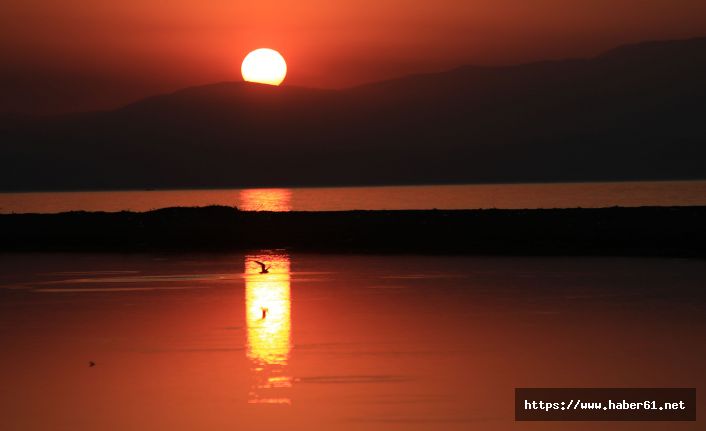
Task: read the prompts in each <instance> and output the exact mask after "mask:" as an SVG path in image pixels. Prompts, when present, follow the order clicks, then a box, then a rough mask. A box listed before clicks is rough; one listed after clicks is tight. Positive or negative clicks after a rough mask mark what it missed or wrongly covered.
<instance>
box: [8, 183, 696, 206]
mask: <svg viewBox="0 0 706 431" xmlns="http://www.w3.org/2000/svg"><path fill="white" fill-rule="evenodd" d="M205 205H226V206H237V207H238V208H240V209H243V210H247V211H341V210H355V209H359V210H380V209H388V210H402V209H433V208H437V209H477V208H506V209H518V208H576V207H584V208H598V207H611V206H626V207H631V206H645V205H647V206H688V205H706V181H658V182H612V183H610V182H605V183H546V184H479V185H437V186H388V187H334V188H282V189H221V190H156V191H103V192H33V193H0V213H12V212H14V213H56V212H63V211H73V210H84V211H122V210H132V211H148V210H152V209H158V208H165V207H173V206H205Z"/></svg>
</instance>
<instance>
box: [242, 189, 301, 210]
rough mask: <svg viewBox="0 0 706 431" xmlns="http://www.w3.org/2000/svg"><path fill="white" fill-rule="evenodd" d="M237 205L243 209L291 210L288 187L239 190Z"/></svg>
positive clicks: (290, 193)
mask: <svg viewBox="0 0 706 431" xmlns="http://www.w3.org/2000/svg"><path fill="white" fill-rule="evenodd" d="M238 207H239V208H240V209H241V210H243V211H291V210H292V191H291V190H289V189H245V190H241V191H240V203H239V205H238Z"/></svg>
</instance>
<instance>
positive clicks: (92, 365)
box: [88, 361, 96, 367]
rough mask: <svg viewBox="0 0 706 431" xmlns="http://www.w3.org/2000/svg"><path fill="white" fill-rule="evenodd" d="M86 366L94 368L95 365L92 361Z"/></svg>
mask: <svg viewBox="0 0 706 431" xmlns="http://www.w3.org/2000/svg"><path fill="white" fill-rule="evenodd" d="M88 366H89V367H95V366H96V363H95V362H93V361H88Z"/></svg>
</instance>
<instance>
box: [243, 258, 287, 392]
mask: <svg viewBox="0 0 706 431" xmlns="http://www.w3.org/2000/svg"><path fill="white" fill-rule="evenodd" d="M256 260H257V261H261V262H263V263H266V264H267V265H268V266H269V269H268V272H267V273H265V274H263V273H261V268H260V265H259V264H258V263H256V262H255V261H256ZM289 272H290V267H289V256H287V255H286V254H283V253H261V254H256V255H255V254H253V255H248V256H246V257H245V319H246V324H247V356H248V359H250V361H251V363H252V375H253V377H254V383H253V385H252V387H251V391H250V397H249V402H250V403H268V404H291V399H290V398H289V397H288V396H287V389H288V388H290V387H291V385H292V382H291V380H292V379H291V377H290V376H288V375H287V363H288V360H289V354H290V351H291V348H292V340H291V325H292V323H291V296H290V295H291V293H290V281H289Z"/></svg>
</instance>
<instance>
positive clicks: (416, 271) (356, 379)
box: [0, 250, 706, 431]
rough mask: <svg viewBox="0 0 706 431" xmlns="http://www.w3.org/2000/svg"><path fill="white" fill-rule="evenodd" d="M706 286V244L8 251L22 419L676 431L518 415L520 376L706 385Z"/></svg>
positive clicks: (0, 376) (11, 397)
mask: <svg viewBox="0 0 706 431" xmlns="http://www.w3.org/2000/svg"><path fill="white" fill-rule="evenodd" d="M254 259H257V260H264V261H266V262H267V263H268V264H270V265H271V268H270V272H269V273H268V274H259V266H258V265H257V264H255V263H253V262H252V261H253V260H254ZM704 286H706V262H705V261H702V260H679V259H627V258H480V257H422V256H416V257H414V256H384V257H380V256H352V255H346V256H339V255H314V254H289V253H287V252H284V251H267V250H262V251H257V252H253V253H248V254H232V255H110V254H102V255H80V254H70V255H62V254H4V255H0V345H2V346H3V355H2V356H0V361H1V364H0V365H1V366H0V381H1V382H2V391H0V397H1V398H0V417H1V418H2V424H3V426H2V428H3V429H4V430H29V431H32V430H46V429H53V430H74V431H82V430H126V429H129V430H137V431H139V430H158V429H165V430H174V431H178V430H194V429H206V430H213V431H219V430H236V429H238V430H239V429H258V430H283V429H286V430H295V431H296V430H311V429H335V430H390V429H392V430H408V429H413V430H439V429H449V430H500V431H502V430H516V429H520V428H521V429H528V430H550V431H551V430H593V429H598V428H600V429H605V430H648V431H649V430H664V429H667V428H671V427H672V425H673V424H672V425H667V426H665V424H664V423H646V422H633V423H615V422H606V423H601V424H596V423H581V422H574V423H549V422H544V423H534V424H533V423H515V422H514V408H513V402H514V395H513V389H514V388H515V387H532V386H540V387H544V386H546V387H552V386H554V387H563V386H568V387H584V386H605V387H614V386H618V387H620V386H644V387H661V386H667V387H673V386H674V387H699V388H703V387H704V386H706V374H705V373H704V372H703V364H704V363H706V345H705V344H704V343H703V340H704V337H705V336H706V300H705V299H706V293H705V292H704ZM263 314H264V318H263ZM89 361H94V362H95V363H96V366H95V367H89V366H88V363H89ZM705 414H706V408H705V405H704V404H703V403H700V404H699V407H698V412H697V418H699V421H698V422H689V423H680V424H678V425H680V426H679V427H678V428H679V429H683V430H696V429H703V421H704V417H706V416H704V415H705Z"/></svg>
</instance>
